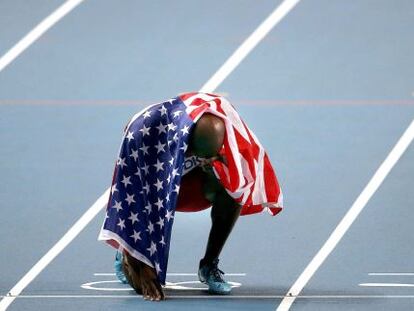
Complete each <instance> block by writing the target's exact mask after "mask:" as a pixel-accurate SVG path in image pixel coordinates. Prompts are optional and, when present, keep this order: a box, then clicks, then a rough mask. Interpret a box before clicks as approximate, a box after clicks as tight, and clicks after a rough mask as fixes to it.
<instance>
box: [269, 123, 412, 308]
mask: <svg viewBox="0 0 414 311" xmlns="http://www.w3.org/2000/svg"><path fill="white" fill-rule="evenodd" d="M413 138H414V120H413V121H411V124H410V125H409V126H408V128H407V129H406V130H405V132H404V134H403V135H402V136H401V137H400V139H399V140H398V142H397V144H396V145H395V146H394V148H393V149H392V150H391V152H390V153H389V154H388V156H387V158H386V159H385V160H384V162H383V163H382V164H381V166H380V167H379V168H378V170H377V171H376V172H375V174H374V176H373V177H372V178H371V180H370V181H369V182H368V184H367V185H366V186H365V188H364V190H363V191H362V192H361V194H360V195H359V196H358V198H357V199H356V200H355V202H354V203H353V204H352V206H351V208H350V209H349V211H348V212H347V213H346V215H345V216H344V218H343V219H342V220H341V222H340V223H339V224H338V226H337V227H336V228H335V230H334V231H333V232H332V233H331V235H330V236H329V238H328V240H327V241H326V242H325V244H324V245H323V246H322V248H321V249H320V250H319V251H318V253H317V254H316V255H315V257H314V258H313V259H312V261H311V262H310V263H309V264H308V266H307V267H306V268H305V270H304V271H303V272H302V274H301V275H300V276H299V278H298V279H297V280H296V282H295V283H294V284H293V285H292V287H291V288H290V289H289V291H288V294H287V297H285V298H284V299H283V300H282V302H281V303H280V305H279V306H278V308H277V309H276V310H277V311H286V310H289V308H290V306H291V305H292V304H293V302H294V301H295V299H296V296H298V295H299V294H300V292H301V291H302V289H303V288H304V287H305V286H306V284H307V283H308V282H309V280H310V279H311V278H312V276H313V275H314V274H315V272H316V270H318V269H319V267H320V266H321V265H322V263H323V262H324V261H325V259H326V258H327V257H328V256H329V254H330V253H331V252H332V251H333V249H334V248H335V247H336V245H337V244H338V243H339V241H340V240H341V239H342V237H343V236H344V234H345V233H346V232H347V231H348V229H349V227H351V225H352V223H353V222H354V221H355V219H356V218H357V217H358V215H359V213H360V212H361V211H362V210H363V208H364V207H365V206H366V204H367V203H368V201H369V200H370V199H371V197H372V196H373V195H374V193H375V192H376V191H377V189H378V188H379V186H380V185H381V184H382V182H383V181H384V179H385V177H387V175H388V173H389V172H390V171H391V169H392V168H393V167H394V165H395V164H396V163H397V161H398V160H399V159H400V157H401V156H402V155H403V153H404V151H405V150H406V149H407V148H408V146H409V145H410V143H411V141H412V140H413Z"/></svg>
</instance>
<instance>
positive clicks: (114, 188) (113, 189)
mask: <svg viewBox="0 0 414 311" xmlns="http://www.w3.org/2000/svg"><path fill="white" fill-rule="evenodd" d="M116 191H118V189H117V188H116V184H113V185H112V188H111V194H112V195H113V194H114V192H116Z"/></svg>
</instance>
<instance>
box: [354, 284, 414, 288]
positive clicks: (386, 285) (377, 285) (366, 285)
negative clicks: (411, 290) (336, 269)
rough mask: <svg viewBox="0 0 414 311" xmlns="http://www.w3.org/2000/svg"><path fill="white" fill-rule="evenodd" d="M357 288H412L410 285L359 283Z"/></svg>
mask: <svg viewBox="0 0 414 311" xmlns="http://www.w3.org/2000/svg"><path fill="white" fill-rule="evenodd" d="M359 286H365V287H414V284H410V283H361V284H359Z"/></svg>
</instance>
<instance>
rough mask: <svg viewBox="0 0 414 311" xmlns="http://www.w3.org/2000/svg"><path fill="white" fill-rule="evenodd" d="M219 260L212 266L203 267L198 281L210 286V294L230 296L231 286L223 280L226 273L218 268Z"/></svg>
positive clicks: (199, 272) (200, 269) (199, 271)
mask: <svg viewBox="0 0 414 311" xmlns="http://www.w3.org/2000/svg"><path fill="white" fill-rule="evenodd" d="M218 262H219V260H218V259H215V260H214V261H213V262H212V263H211V264H206V265H203V266H202V265H201V262H200V268H199V269H198V279H199V280H200V282H201V283H204V284H207V285H208V292H209V293H210V294H216V295H228V294H230V292H231V284H230V283H227V282H226V281H225V280H224V279H223V275H224V272H223V271H221V270H220V269H219V268H218V267H217V266H218Z"/></svg>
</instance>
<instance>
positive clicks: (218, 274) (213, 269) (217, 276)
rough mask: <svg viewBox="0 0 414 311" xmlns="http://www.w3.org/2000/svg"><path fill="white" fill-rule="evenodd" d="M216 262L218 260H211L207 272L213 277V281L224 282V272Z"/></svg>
mask: <svg viewBox="0 0 414 311" xmlns="http://www.w3.org/2000/svg"><path fill="white" fill-rule="evenodd" d="M218 262H219V260H218V259H215V260H213V262H212V263H211V266H210V272H209V274H210V275H212V276H213V277H214V282H221V283H224V282H225V281H224V279H223V275H224V272H223V271H221V270H220V269H219V268H218Z"/></svg>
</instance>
